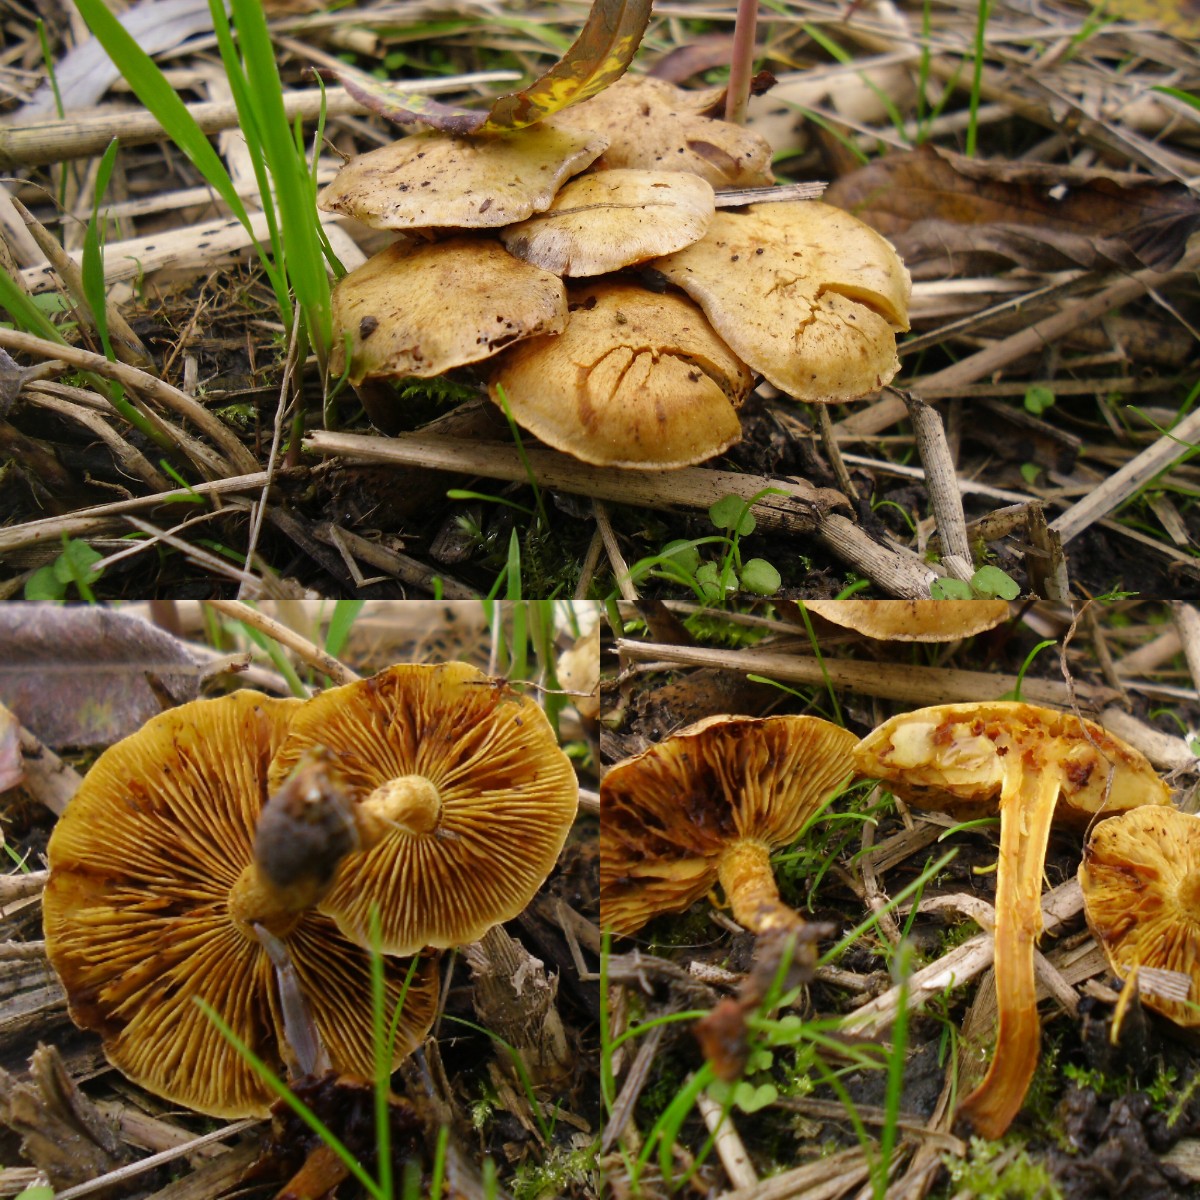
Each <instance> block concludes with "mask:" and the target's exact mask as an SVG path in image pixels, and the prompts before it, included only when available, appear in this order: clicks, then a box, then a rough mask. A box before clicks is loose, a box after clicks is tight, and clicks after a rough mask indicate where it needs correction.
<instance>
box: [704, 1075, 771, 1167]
mask: <svg viewBox="0 0 1200 1200" xmlns="http://www.w3.org/2000/svg"><path fill="white" fill-rule="evenodd" d="M696 1107H697V1108H698V1109H699V1110H700V1115H701V1116H702V1117H703V1118H704V1124H705V1125H706V1126H707V1128H708V1132H709V1133H710V1134H712V1139H713V1146H714V1147H715V1148H716V1151H717V1156H718V1157H719V1158H720V1160H721V1166H723V1167H724V1168H725V1174H726V1175H727V1176H728V1177H729V1182H730V1183H731V1184H733V1186H734V1187H735V1188H752V1187H755V1186H756V1185H757V1184H758V1175H757V1174H755V1171H754V1164H753V1163H752V1162H751V1161H750V1155H749V1154H747V1153H746V1146H745V1143H744V1142H743V1141H742V1139H741V1137H740V1136H739V1135H738V1131H737V1126H736V1125H734V1123H733V1112H732V1110H731V1111H730V1112H728V1113H727V1112H725V1109H724V1107H723V1106H722V1105H720V1104H718V1103H717V1102H716V1101H715V1100H714V1099H713V1098H712V1097H711V1096H710V1095H709V1094H708V1093H707V1092H701V1093H700V1094H699V1095H698V1096H697V1097H696Z"/></svg>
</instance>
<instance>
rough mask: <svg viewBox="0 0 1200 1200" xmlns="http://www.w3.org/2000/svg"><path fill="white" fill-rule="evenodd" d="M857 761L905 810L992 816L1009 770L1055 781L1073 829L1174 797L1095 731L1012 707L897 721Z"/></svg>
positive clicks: (955, 709) (951, 707)
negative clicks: (912, 806) (1052, 777)
mask: <svg viewBox="0 0 1200 1200" xmlns="http://www.w3.org/2000/svg"><path fill="white" fill-rule="evenodd" d="M854 759H855V762H856V763H857V765H858V770H859V773H860V774H862V775H865V776H869V777H871V778H875V779H882V780H883V781H885V782H886V783H887V785H888V787H889V788H891V789H892V791H894V792H895V794H896V795H898V796H900V797H902V798H903V799H904V800H907V801H909V802H910V803H912V804H916V805H918V806H919V807H921V808H932V809H941V810H944V811H946V812H954V813H961V814H962V815H964V816H980V815H984V814H987V813H990V812H994V811H995V808H996V805H995V801H996V798H997V797H998V796H999V794H1000V791H1001V787H1002V785H1003V782H1004V777H1005V774H1006V772H1008V771H1009V770H1011V769H1016V770H1018V771H1021V772H1024V773H1026V774H1033V773H1035V772H1038V773H1040V772H1053V773H1055V775H1056V776H1057V778H1058V780H1059V799H1060V801H1065V806H1064V805H1063V804H1061V803H1060V805H1059V808H1058V813H1059V815H1060V817H1063V818H1068V819H1072V818H1073V819H1074V820H1075V821H1076V822H1078V823H1083V822H1086V821H1087V820H1088V819H1090V818H1091V817H1093V816H1095V815H1096V814H1097V813H1100V812H1104V813H1114V812H1122V811H1124V810H1125V809H1128V808H1135V807H1137V806H1139V805H1142V804H1167V803H1169V802H1170V797H1171V793H1170V789H1169V788H1168V787H1167V786H1166V784H1165V783H1163V781H1162V780H1161V779H1159V777H1158V775H1157V774H1156V773H1155V771H1154V769H1153V767H1151V765H1150V764H1149V762H1147V761H1146V759H1145V757H1144V756H1143V755H1142V754H1141V753H1140V752H1139V751H1137V750H1135V749H1134V748H1133V747H1132V746H1129V745H1126V743H1125V742H1123V741H1121V740H1120V739H1119V738H1116V737H1114V736H1113V735H1112V734H1110V733H1109V732H1108V731H1107V730H1105V729H1102V728H1101V727H1100V726H1099V725H1097V724H1095V722H1093V721H1089V720H1087V719H1085V718H1082V717H1077V716H1075V715H1074V714H1073V713H1067V712H1057V711H1055V710H1054V709H1050V708H1042V707H1041V706H1039V705H1036V704H1025V703H1023V702H1021V701H1016V700H990V701H985V702H982V703H973V704H939V705H935V706H933V707H931V708H921V709H916V710H914V711H913V712H906V713H900V714H899V715H897V716H895V717H892V718H891V719H890V720H888V721H885V722H884V723H883V724H882V725H880V726H879V727H878V728H877V729H874V730H872V731H871V733H869V734H868V735H867V736H866V737H865V738H863V740H862V741H861V742H860V743H859V745H858V748H857V749H856V750H855V752H854ZM1110 774H1111V781H1112V786H1111V789H1110V788H1109V779H1110Z"/></svg>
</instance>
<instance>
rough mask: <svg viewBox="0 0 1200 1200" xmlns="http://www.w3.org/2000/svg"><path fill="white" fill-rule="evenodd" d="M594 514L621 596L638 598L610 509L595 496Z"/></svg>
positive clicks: (629, 598)
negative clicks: (609, 513)
mask: <svg viewBox="0 0 1200 1200" xmlns="http://www.w3.org/2000/svg"><path fill="white" fill-rule="evenodd" d="M592 514H593V515H594V516H595V518H596V528H597V529H598V530H599V531H600V538H601V540H602V541H603V542H604V552H605V553H606V554H607V555H608V562H609V566H610V567H611V568H612V573H613V578H614V579H615V580H616V581H617V587H618V589H619V590H620V592H621V598H622V599H623V600H636V599H637V598H638V590H637V587H636V585H635V584H634V582H633V576H632V574H631V573H630V570H629V564H628V563H627V562H626V561H625V556H624V555H623V554H622V553H621V544H620V543H619V542H618V541H617V532H616V530H615V529H613V527H612V522H611V521H610V520H609V519H608V509H607V508H605V506H604V502H603V501H602V500H596V499H594V498H593V500H592Z"/></svg>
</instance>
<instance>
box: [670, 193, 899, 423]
mask: <svg viewBox="0 0 1200 1200" xmlns="http://www.w3.org/2000/svg"><path fill="white" fill-rule="evenodd" d="M653 265H654V268H655V269H656V270H658V271H661V272H662V273H663V274H664V275H665V276H666V277H667V278H668V279H669V280H671V282H672V283H674V284H675V285H676V286H677V287H680V288H682V289H683V290H684V291H685V292H687V294H688V295H689V296H691V297H692V299H693V300H695V301H696V303H697V304H699V305H700V307H701V308H703V309H704V311H705V313H706V314H707V316H708V319H709V320H710V321H711V322H712V324H713V328H714V329H715V330H716V331H717V332H718V333H719V334H720V335H721V337H723V338H724V339H725V341H726V342H728V343H729V346H730V348H731V349H732V350H733V352H734V353H735V354H736V355H737V356H738V357H739V358H741V359H742V361H743V362H745V363H747V364H749V366H750V367H752V368H753V369H754V370H755V371H757V372H759V373H760V374H761V375H763V376H765V377H766V378H767V379H768V380H769V381H770V382H771V383H772V384H774V385H775V387H777V388H779V389H780V390H781V391H783V392H786V393H787V394H788V395H789V396H792V397H794V398H795V399H797V400H808V401H814V402H818V403H835V402H838V401H843V400H855V399H858V398H859V397H861V396H864V395H866V394H868V393H869V392H874V391H877V390H878V389H879V388H881V387H882V386H883V385H884V384H886V383H887V382H888V381H889V380H890V379H891V378H892V376H893V375H895V373H896V372H897V370H899V367H900V360H899V359H898V358H897V356H896V338H895V333H894V331H895V330H903V329H907V328H908V298H909V293H910V291H911V283H910V281H909V277H908V272H907V271H906V270H905V268H904V264H903V263H902V262H901V261H900V259H899V257H898V255H897V254H896V252H895V250H893V249H892V247H891V244H890V243H889V242H888V241H887V240H886V239H884V238H882V237H881V236H880V235H879V234H878V233H876V232H875V231H874V230H873V229H872V228H871V227H870V226H868V225H864V224H863V222H862V221H860V220H859V219H858V218H857V217H853V216H851V215H850V214H849V213H846V212H843V211H842V210H841V209H839V208H833V207H832V206H831V205H828V204H821V203H820V202H819V201H803V202H799V201H773V202H770V203H767V204H751V205H749V206H747V207H746V208H745V209H743V210H741V211H734V210H724V209H723V210H718V212H717V214H716V215H715V216H714V218H713V221H712V224H711V225H710V226H709V229H708V233H706V234H705V235H704V237H703V238H701V239H700V241H698V242H696V243H694V244H693V245H691V246H688V247H686V248H685V249H683V250H677V251H676V252H675V253H674V254H669V255H667V256H665V257H664V258H661V259H657V260H655V262H654V264H653Z"/></svg>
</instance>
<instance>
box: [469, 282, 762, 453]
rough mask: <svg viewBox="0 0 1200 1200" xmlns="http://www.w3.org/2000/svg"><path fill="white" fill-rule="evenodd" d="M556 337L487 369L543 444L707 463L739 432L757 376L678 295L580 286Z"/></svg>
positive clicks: (495, 387)
mask: <svg viewBox="0 0 1200 1200" xmlns="http://www.w3.org/2000/svg"><path fill="white" fill-rule="evenodd" d="M568 295H569V301H570V310H571V311H570V315H569V317H568V320H567V326H566V329H565V330H564V331H563V333H561V334H560V335H558V336H557V337H542V338H532V339H530V340H529V341H526V342H524V343H523V344H521V345H518V346H514V347H513V348H512V350H510V351H509V352H508V353H507V354H506V355H505V356H504V358H503V359H502V360H501V361H500V363H499V364H498V366H497V369H496V371H495V373H494V374H493V376H492V380H491V385H490V389H489V390H490V394H491V396H492V399H493V400H495V401H496V402H497V403H499V402H500V392H501V390H503V393H504V398H505V399H506V400H507V402H508V406H509V409H510V411H511V412H512V415H513V419H514V420H515V421H516V422H517V423H518V424H519V425H520V426H522V428H524V429H528V430H529V431H530V432H531V433H533V434H535V435H536V436H537V437H538V438H540V439H541V440H542V441H543V442H545V443H546V444H547V445H550V446H553V447H554V448H555V449H556V450H563V451H565V452H566V453H568V454H572V455H574V456H575V457H576V458H579V459H582V460H583V461H584V462H588V463H594V464H596V465H599V466H616V467H638V468H642V469H649V468H655V467H657V468H669V467H683V466H688V465H690V464H692V463H697V462H703V461H704V460H706V459H709V458H712V457H713V456H714V455H717V454H720V453H721V452H722V451H723V450H726V449H728V448H729V447H730V446H731V445H733V444H734V443H735V442H737V441H738V440H739V439H740V438H741V436H742V427H741V423H740V422H739V420H738V416H737V408H738V406H739V405H740V404H741V402H742V400H743V399H744V398H745V396H746V395H747V393H748V392H749V390H750V386H751V384H752V383H753V378H752V376H751V375H750V372H749V371H748V370H747V369H746V367H745V365H744V364H743V363H742V362H740V361H739V360H738V358H737V357H736V355H734V354H733V353H732V351H730V349H729V348H728V347H727V346H726V345H725V343H724V342H723V341H722V340H721V339H720V338H719V337H718V336H717V335H716V334H715V333H714V332H713V330H712V329H711V328H710V326H709V324H708V322H707V320H706V319H705V317H704V314H703V313H702V312H701V311H700V310H699V309H698V308H697V307H696V306H695V305H694V304H692V303H691V302H690V301H689V300H687V299H686V298H685V297H683V296H677V295H670V294H658V293H654V292H648V291H646V290H645V289H643V288H638V287H635V286H633V285H630V284H625V283H617V282H597V283H592V284H580V285H576V286H575V287H573V288H571V289H570V291H569V293H568Z"/></svg>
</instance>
